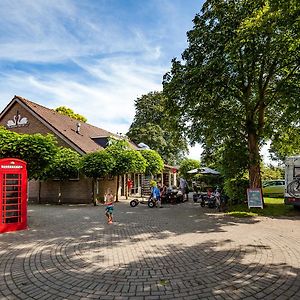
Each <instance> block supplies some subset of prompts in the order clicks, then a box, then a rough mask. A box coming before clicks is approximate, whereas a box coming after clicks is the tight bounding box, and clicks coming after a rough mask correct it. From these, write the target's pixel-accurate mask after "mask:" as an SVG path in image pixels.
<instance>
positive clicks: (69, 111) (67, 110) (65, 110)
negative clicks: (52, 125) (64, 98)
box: [55, 106, 87, 123]
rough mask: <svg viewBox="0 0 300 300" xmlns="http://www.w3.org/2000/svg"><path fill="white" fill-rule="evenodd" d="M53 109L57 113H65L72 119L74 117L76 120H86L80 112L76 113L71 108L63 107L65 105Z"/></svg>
mask: <svg viewBox="0 0 300 300" xmlns="http://www.w3.org/2000/svg"><path fill="white" fill-rule="evenodd" d="M55 111H57V112H58V113H60V114H62V115H65V116H69V117H71V118H73V119H76V120H78V121H82V122H84V123H85V122H86V121H87V118H86V117H84V116H82V115H80V114H76V113H75V112H74V111H73V110H72V109H71V108H68V107H65V106H59V107H57V108H56V109H55Z"/></svg>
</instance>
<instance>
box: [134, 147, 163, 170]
mask: <svg viewBox="0 0 300 300" xmlns="http://www.w3.org/2000/svg"><path fill="white" fill-rule="evenodd" d="M140 153H141V154H142V156H143V157H144V158H145V159H146V161H147V167H146V171H145V174H148V175H150V174H153V175H155V174H159V173H161V172H162V171H163V169H164V161H163V159H162V158H161V156H160V155H159V154H158V153H157V152H156V151H155V150H141V151H140Z"/></svg>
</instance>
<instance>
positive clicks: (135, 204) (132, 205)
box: [129, 199, 139, 207]
mask: <svg viewBox="0 0 300 300" xmlns="http://www.w3.org/2000/svg"><path fill="white" fill-rule="evenodd" d="M129 204H130V206H131V207H136V206H137V205H138V204H139V201H138V200H137V199H133V200H131V201H130V203H129Z"/></svg>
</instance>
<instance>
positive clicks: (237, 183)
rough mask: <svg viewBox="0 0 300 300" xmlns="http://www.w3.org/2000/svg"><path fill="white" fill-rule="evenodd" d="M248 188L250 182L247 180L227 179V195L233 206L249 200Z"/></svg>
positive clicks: (225, 189)
mask: <svg viewBox="0 0 300 300" xmlns="http://www.w3.org/2000/svg"><path fill="white" fill-rule="evenodd" d="M247 188H249V180H248V179H245V178H234V179H227V180H225V183H224V191H225V194H226V195H227V196H228V197H229V199H230V201H231V203H233V204H238V203H244V202H245V201H246V200H247Z"/></svg>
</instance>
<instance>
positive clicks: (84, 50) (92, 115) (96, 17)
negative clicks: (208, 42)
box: [0, 0, 203, 159]
mask: <svg viewBox="0 0 300 300" xmlns="http://www.w3.org/2000/svg"><path fill="white" fill-rule="evenodd" d="M202 4H203V1H200V0H199V1H197V0H61V1H53V0H1V1H0V110H2V109H4V107H5V106H6V105H7V103H8V102H9V101H10V100H11V99H12V98H13V96H14V95H20V96H22V97H24V98H27V99H29V100H32V101H34V102H37V103H39V104H41V105H44V106H47V107H49V108H56V107H58V106H60V105H65V106H67V107H70V108H72V109H73V110H74V111H75V112H77V113H80V114H82V115H84V116H86V117H87V119H88V123H91V124H93V125H96V126H99V127H101V128H104V129H107V130H110V131H112V132H122V133H125V132H126V131H127V130H128V128H129V126H130V124H131V122H132V120H133V117H134V114H135V111H134V100H135V99H137V98H138V97H140V96H141V95H143V94H147V93H148V92H150V91H155V90H161V89H162V86H161V82H162V76H163V75H164V74H165V72H167V71H168V70H169V68H170V65H171V64H170V62H171V59H172V58H173V57H180V55H181V53H182V51H183V50H184V49H185V48H186V46H187V42H186V40H187V39H186V32H187V31H188V30H190V29H192V26H193V23H192V20H193V18H194V16H195V15H196V13H198V12H200V9H201V6H202ZM194 152H195V153H194ZM190 155H191V157H194V158H198V159H199V149H198V148H197V149H194V150H192V151H191V154H190Z"/></svg>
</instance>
